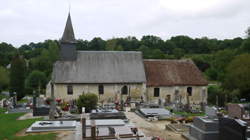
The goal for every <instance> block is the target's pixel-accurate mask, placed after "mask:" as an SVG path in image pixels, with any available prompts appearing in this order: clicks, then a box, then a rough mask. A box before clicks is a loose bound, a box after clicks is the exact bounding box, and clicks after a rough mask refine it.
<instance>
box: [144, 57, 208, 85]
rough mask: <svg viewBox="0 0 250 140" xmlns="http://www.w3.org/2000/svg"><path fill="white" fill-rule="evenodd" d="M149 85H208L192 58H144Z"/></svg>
mask: <svg viewBox="0 0 250 140" xmlns="http://www.w3.org/2000/svg"><path fill="white" fill-rule="evenodd" d="M144 67H145V73H146V79H147V86H206V85H207V84H208V82H207V80H206V79H205V78H204V77H203V75H202V73H201V71H200V70H199V69H198V68H197V67H196V65H195V64H194V63H193V61H192V60H153V59H148V60H147V59H146V60H144Z"/></svg>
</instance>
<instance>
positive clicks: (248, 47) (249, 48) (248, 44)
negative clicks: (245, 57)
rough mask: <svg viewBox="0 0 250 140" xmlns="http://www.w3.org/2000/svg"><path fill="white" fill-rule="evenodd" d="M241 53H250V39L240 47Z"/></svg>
mask: <svg viewBox="0 0 250 140" xmlns="http://www.w3.org/2000/svg"><path fill="white" fill-rule="evenodd" d="M241 52H248V53H250V38H248V39H246V40H245V41H244V42H243V43H242V45H241Z"/></svg>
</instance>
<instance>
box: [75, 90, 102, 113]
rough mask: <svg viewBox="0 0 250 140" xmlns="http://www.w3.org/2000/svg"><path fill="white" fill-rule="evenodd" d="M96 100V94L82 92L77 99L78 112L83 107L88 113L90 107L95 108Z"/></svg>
mask: <svg viewBox="0 0 250 140" xmlns="http://www.w3.org/2000/svg"><path fill="white" fill-rule="evenodd" d="M97 102H98V97H97V95H95V94H93V93H88V94H83V95H80V96H79V98H78V99H77V107H78V110H79V112H80V113H82V107H85V112H86V113H89V112H91V110H92V109H96V106H97Z"/></svg>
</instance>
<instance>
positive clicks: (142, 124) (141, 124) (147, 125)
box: [125, 112, 185, 140]
mask: <svg viewBox="0 0 250 140" xmlns="http://www.w3.org/2000/svg"><path fill="white" fill-rule="evenodd" d="M125 114H126V116H127V118H128V119H129V120H130V121H131V122H132V123H134V125H135V126H136V127H137V128H138V129H139V130H141V131H142V132H143V133H144V134H145V135H146V136H159V137H161V138H164V140H185V139H184V138H183V137H182V136H181V135H180V134H176V133H174V132H172V131H169V130H165V125H166V124H168V123H169V122H168V121H152V122H148V121H146V120H145V119H143V118H141V117H140V116H138V115H137V114H135V113H134V112H125Z"/></svg>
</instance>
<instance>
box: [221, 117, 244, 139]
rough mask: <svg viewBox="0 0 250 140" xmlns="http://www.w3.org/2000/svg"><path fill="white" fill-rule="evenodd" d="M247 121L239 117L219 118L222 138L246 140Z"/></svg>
mask: <svg viewBox="0 0 250 140" xmlns="http://www.w3.org/2000/svg"><path fill="white" fill-rule="evenodd" d="M246 129H247V124H246V122H244V121H242V120H239V119H231V118H219V131H220V135H219V138H220V140H246Z"/></svg>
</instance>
